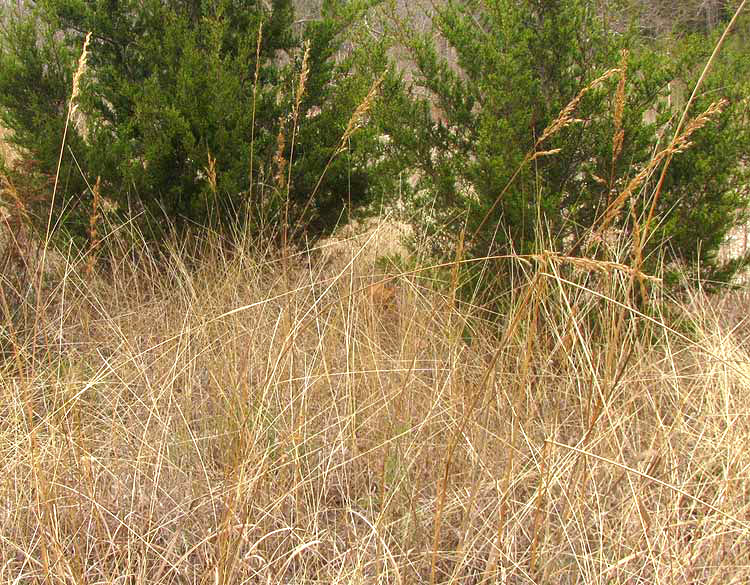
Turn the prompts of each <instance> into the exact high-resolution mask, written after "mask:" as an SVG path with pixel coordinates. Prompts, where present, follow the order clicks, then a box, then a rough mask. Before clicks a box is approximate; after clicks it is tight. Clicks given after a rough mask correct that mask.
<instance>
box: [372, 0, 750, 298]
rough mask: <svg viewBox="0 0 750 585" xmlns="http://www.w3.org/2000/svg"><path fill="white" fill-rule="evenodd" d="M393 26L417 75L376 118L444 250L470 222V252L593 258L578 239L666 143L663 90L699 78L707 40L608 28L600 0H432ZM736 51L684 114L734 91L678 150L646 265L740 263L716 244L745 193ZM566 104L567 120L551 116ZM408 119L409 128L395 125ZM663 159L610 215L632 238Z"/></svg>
mask: <svg viewBox="0 0 750 585" xmlns="http://www.w3.org/2000/svg"><path fill="white" fill-rule="evenodd" d="M395 21H396V22H395V30H396V33H397V34H398V35H399V38H400V40H401V42H402V44H403V47H404V49H405V50H406V52H407V53H408V55H409V58H410V60H411V62H412V63H413V71H412V72H411V74H410V80H409V82H408V83H404V87H403V91H402V95H403V96H405V97H404V99H402V102H401V106H400V107H401V111H400V112H399V113H397V114H393V115H392V116H391V117H390V118H389V117H387V116H386V117H384V125H385V127H386V128H387V132H388V133H389V134H390V135H391V137H392V139H393V142H392V144H393V147H394V151H395V152H396V153H397V155H398V156H399V157H401V160H403V163H404V165H406V166H410V167H412V168H415V169H417V170H418V173H417V176H418V178H419V182H418V184H417V187H416V189H415V191H416V193H417V195H416V199H415V201H416V204H417V206H419V207H420V208H422V209H423V210H428V211H423V214H422V216H421V217H422V224H423V227H424V228H425V229H428V230H438V229H441V230H446V228H447V230H446V232H447V235H448V237H447V238H443V242H444V243H445V244H446V250H445V252H446V255H447V256H448V257H452V255H453V252H452V249H453V248H454V245H455V242H456V241H457V239H458V234H459V233H460V231H461V230H462V229H463V228H464V226H466V240H467V241H466V245H467V248H468V252H469V253H471V254H473V255H475V256H485V255H487V254H508V253H511V252H514V253H522V254H523V253H533V252H536V251H538V250H537V248H538V246H539V243H540V242H545V243H546V245H550V246H555V248H554V249H558V250H564V251H566V252H568V253H571V254H584V253H590V251H589V250H585V249H583V248H582V246H583V245H584V243H585V242H586V241H587V237H586V236H587V234H588V233H589V231H590V230H591V228H592V226H593V227H595V226H597V225H599V224H601V222H602V220H603V218H604V217H605V216H606V215H607V214H606V210H607V208H608V207H609V205H610V204H611V203H612V202H613V201H614V200H616V199H617V196H618V195H619V194H621V193H622V192H623V191H624V190H625V189H626V186H627V185H628V183H629V181H630V180H631V179H632V178H633V177H635V176H637V175H638V174H639V173H640V172H641V171H642V170H643V169H644V168H646V167H647V166H648V163H649V161H650V160H651V159H652V157H653V155H654V153H655V152H658V151H659V150H660V149H663V148H665V147H667V146H668V143H669V142H668V141H669V140H671V138H672V134H673V131H674V128H675V126H676V124H677V120H678V119H679V117H680V114H681V110H680V109H679V108H680V105H681V104H680V103H677V102H676V100H675V99H674V96H670V92H671V91H672V89H673V88H674V87H675V86H676V85H677V84H676V81H679V82H680V83H681V84H682V85H683V86H684V87H687V88H692V87H693V84H694V82H695V81H696V79H697V78H698V76H699V74H700V72H701V70H702V67H703V65H704V64H705V63H706V60H707V59H708V56H709V55H710V52H711V50H712V48H713V46H714V45H713V42H714V41H715V40H716V39H715V38H708V37H706V36H705V35H703V36H698V35H693V36H692V37H689V38H686V39H683V40H680V41H679V42H678V41H676V40H675V41H673V42H669V43H667V42H665V41H662V42H661V44H660V45H659V46H657V45H656V44H654V43H652V42H650V41H648V40H647V39H644V38H642V37H639V36H638V34H637V33H636V32H635V31H636V30H637V27H635V26H634V27H632V28H628V27H626V26H620V29H621V30H615V29H614V27H613V26H612V25H611V23H609V24H606V23H605V22H604V21H603V19H602V17H601V14H600V12H599V10H598V8H597V7H596V6H595V3H591V2H584V1H580V0H556V1H554V2H536V1H531V0H522V1H516V0H467V1H464V2H451V1H448V2H445V3H438V4H437V5H436V7H435V13H434V16H433V19H432V24H433V30H430V31H428V32H426V33H424V34H419V33H414V32H412V31H410V30H409V29H408V27H406V26H403V23H401V22H398V19H395ZM436 39H437V40H436ZM624 49H628V50H629V57H628V58H627V59H626V60H625V61H623V60H622V57H621V52H622V51H623V50H624ZM738 51H740V49H735V52H734V55H733V56H732V55H729V54H728V55H727V56H726V57H725V58H724V60H723V62H722V64H720V66H719V65H717V67H716V69H715V70H714V72H713V73H712V75H711V76H710V78H709V79H708V80H707V82H706V83H705V84H704V86H703V90H702V92H701V96H700V97H699V99H698V100H697V101H696V102H695V103H694V105H693V107H692V109H691V115H690V118H693V117H695V116H697V115H699V114H700V113H701V112H703V111H704V110H705V109H706V108H707V107H708V105H709V104H710V103H711V102H714V101H717V100H719V99H720V98H721V97H727V98H729V100H730V101H729V105H728V106H727V107H725V108H724V110H723V111H722V112H721V113H720V114H715V115H714V116H713V117H712V118H711V120H709V121H708V123H707V124H705V125H704V126H703V127H702V128H701V129H699V130H696V131H695V133H694V134H692V135H691V137H690V139H691V141H692V142H693V143H694V144H693V146H692V147H690V148H688V149H687V150H686V151H685V152H682V153H680V154H676V155H675V156H674V159H673V161H672V163H671V166H670V167H669V170H668V172H667V175H666V177H665V181H664V184H663V186H662V189H661V192H660V194H659V196H658V198H656V204H655V206H654V213H653V220H652V222H651V225H650V226H649V238H648V241H647V242H643V243H642V244H643V245H644V246H645V249H644V250H642V252H643V257H644V258H645V260H646V264H647V267H649V268H650V269H655V264H654V262H655V261H656V260H657V259H658V258H664V257H665V256H664V255H662V254H660V253H661V252H664V254H665V255H666V259H667V260H668V264H669V261H670V260H681V261H686V262H687V263H689V264H696V263H700V266H701V269H702V270H703V274H702V276H704V277H708V278H719V277H720V278H726V277H727V276H728V275H729V274H730V273H731V271H732V269H733V268H734V267H735V265H734V264H732V265H729V264H722V263H721V262H719V260H718V256H717V251H718V248H719V246H720V244H721V243H722V242H723V241H724V238H725V236H726V234H727V232H728V230H730V229H731V227H732V226H734V225H735V224H736V223H737V222H738V221H740V220H741V219H742V218H741V215H742V214H741V211H742V210H743V209H744V206H745V203H746V197H745V196H743V195H742V193H741V192H740V191H739V190H738V188H737V187H738V185H740V184H741V177H740V176H739V173H738V170H737V169H738V162H739V160H740V157H741V154H742V153H743V152H747V146H748V144H749V143H750V142H749V141H748V128H747V124H746V119H744V120H743V116H744V115H745V114H744V113H743V111H742V107H741V105H740V104H741V103H742V102H741V100H740V98H741V96H742V95H743V91H744V89H745V88H743V87H742V86H741V85H740V81H741V80H743V79H747V76H746V72H745V75H744V76H742V75H740V71H739V70H740V69H741V70H742V71H746V69H747V65H746V63H747V55H746V49H745V57H744V58H740V57H739V56H738V54H737V53H738ZM621 65H625V66H626V67H627V70H626V73H625V74H624V78H623V76H622V75H621V74H619V73H617V72H613V73H612V74H611V75H610V76H609V78H608V79H606V80H603V81H600V82H598V83H596V84H595V85H596V86H595V87H591V84H592V82H593V81H594V80H596V79H597V78H599V77H600V76H601V75H602V74H603V73H605V72H606V71H608V70H610V69H612V68H617V67H620V66H621ZM623 79H624V85H623V87H622V93H621V94H620V95H621V98H619V99H618V92H617V86H618V84H619V83H621V81H622V80H623ZM587 87H588V88H589V89H588V90H586V91H585V92H584V93H583V95H582V96H581V97H580V100H575V99H574V98H576V96H577V95H578V94H579V92H581V90H583V89H584V88H587ZM688 95H689V93H688ZM745 95H746V94H745ZM407 96H411V97H412V98H413V99H411V100H410V99H406V97H407ZM414 96H423V97H422V98H414ZM684 101H685V100H683V103H684ZM618 102H619V103H618ZM670 103H671V104H672V105H671V106H670ZM569 104H572V105H574V106H575V107H574V108H573V109H572V110H571V111H569V112H568V114H569V115H568V116H567V117H568V119H567V121H566V120H563V119H561V118H560V114H561V112H564V111H565V108H566V107H567V106H568V105H569ZM745 108H746V106H745ZM618 110H619V114H616V112H617V111H618ZM404 118H407V119H410V120H413V121H414V122H413V123H412V124H410V125H409V126H408V128H407V127H404V126H403V125H400V124H399V123H398V120H399V119H404ZM563 118H564V116H563ZM556 122H558V123H556ZM560 122H562V123H560ZM620 133H621V136H622V142H621V144H620V145H619V146H618V147H617V148H615V147H613V142H614V141H615V136H616V135H618V134H620ZM660 169H661V167H657V168H656V169H655V175H649V176H648V177H646V178H645V180H644V181H642V182H641V184H640V185H639V187H638V189H636V190H635V192H634V193H632V195H631V196H630V197H629V198H628V200H627V201H624V202H623V205H622V208H621V210H620V212H619V213H618V214H616V215H615V216H614V217H612V218H611V225H610V228H612V229H614V230H616V231H615V233H617V234H619V235H621V236H623V235H624V236H625V237H626V238H628V239H632V237H633V235H634V231H637V228H638V227H642V226H643V225H644V224H645V223H646V222H647V217H648V216H649V213H650V211H651V206H652V203H653V201H654V197H653V195H654V188H655V184H656V180H657V179H658V177H659V172H660ZM636 235H637V234H636ZM550 240H552V242H550ZM438 241H439V240H438ZM656 252H658V253H656ZM502 280H503V279H501V281H502ZM505 282H506V284H507V280H506V281H505Z"/></svg>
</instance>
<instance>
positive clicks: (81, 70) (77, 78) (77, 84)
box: [70, 33, 91, 111]
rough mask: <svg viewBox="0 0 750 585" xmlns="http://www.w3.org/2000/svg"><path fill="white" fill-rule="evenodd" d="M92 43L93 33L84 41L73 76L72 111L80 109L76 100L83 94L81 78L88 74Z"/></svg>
mask: <svg viewBox="0 0 750 585" xmlns="http://www.w3.org/2000/svg"><path fill="white" fill-rule="evenodd" d="M90 42H91V33H88V34H87V35H86V40H84V41H83V50H82V51H81V56H80V58H79V59H78V67H77V68H76V72H75V73H74V74H73V91H72V92H71V94H70V108H71V111H75V109H76V108H77V107H78V104H77V103H76V100H77V99H78V96H79V95H80V93H81V78H82V77H83V75H84V74H85V73H86V62H87V60H88V56H89V43H90Z"/></svg>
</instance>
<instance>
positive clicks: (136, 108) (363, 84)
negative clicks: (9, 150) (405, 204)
mask: <svg viewBox="0 0 750 585" xmlns="http://www.w3.org/2000/svg"><path fill="white" fill-rule="evenodd" d="M364 9H366V5H365V3H362V2H339V1H335V0H328V1H326V2H324V3H323V9H322V16H321V17H320V18H318V19H315V20H312V21H310V22H308V23H307V24H304V25H300V24H295V23H294V12H293V8H292V4H291V1H290V0H273V1H272V2H260V1H256V0H213V1H201V0H138V1H135V0H120V1H118V2H112V1H109V0H54V1H52V0H40V1H38V2H32V1H26V2H23V3H21V6H20V7H19V8H14V9H8V10H6V14H5V15H4V18H5V20H6V26H5V28H4V29H3V31H2V41H1V43H0V47H1V53H0V115H1V116H2V123H3V124H4V125H5V126H6V127H9V128H11V129H12V130H13V140H14V141H15V143H16V146H17V147H18V148H19V150H20V151H21V152H23V153H24V154H25V158H26V162H27V164H26V165H25V167H24V169H23V178H25V179H26V180H27V182H28V180H29V176H30V175H29V171H30V170H31V171H33V173H32V174H31V176H33V177H34V179H35V184H34V185H33V188H34V189H35V190H36V192H38V193H40V197H39V199H40V201H41V203H43V204H44V205H48V203H49V192H50V188H49V187H50V183H51V178H52V177H54V176H55V174H56V167H57V163H58V157H59V153H60V146H61V141H62V137H63V128H64V125H65V119H66V112H67V108H68V100H69V97H70V92H71V83H72V76H73V73H74V70H75V68H76V65H77V61H78V58H79V56H80V52H81V47H82V44H83V39H84V37H85V35H86V33H87V32H89V31H91V32H92V41H91V45H90V50H89V56H88V70H87V72H86V74H85V76H84V78H83V80H82V92H81V96H80V106H79V107H80V109H81V111H82V112H83V114H84V119H85V121H86V126H87V128H86V131H85V132H84V131H82V129H81V128H80V125H78V126H75V125H70V127H69V129H68V135H67V141H66V148H65V151H64V152H63V157H62V161H63V162H62V169H61V173H60V177H61V181H60V185H61V188H60V193H59V196H58V198H57V201H56V208H55V219H56V220H63V221H62V225H65V226H67V227H68V228H69V229H70V230H72V231H73V232H74V233H82V231H83V229H84V224H83V220H84V218H85V216H86V213H87V212H88V209H89V203H88V202H89V201H90V191H89V190H88V189H87V186H86V182H87V181H88V183H89V184H93V181H95V180H96V178H97V177H98V176H101V178H102V185H103V187H102V194H103V195H105V196H106V197H108V198H110V199H113V200H115V201H117V202H118V203H119V205H120V208H121V209H123V210H127V211H129V212H131V213H132V212H134V211H136V212H137V211H139V210H144V209H145V210H147V211H148V212H149V213H146V214H143V215H144V216H146V217H152V218H153V217H156V218H164V217H166V218H168V219H169V220H170V223H176V224H178V225H183V226H184V225H189V224H199V225H206V224H213V223H215V222H216V223H218V224H220V225H225V226H226V225H232V226H233V227H235V226H236V224H237V222H245V221H246V220H247V221H248V222H249V224H248V225H250V227H254V228H257V226H259V225H261V224H264V225H270V226H278V223H279V221H281V218H286V219H288V221H289V222H290V223H291V224H293V225H295V226H299V225H300V224H301V223H302V224H304V228H305V229H303V230H300V229H296V230H295V231H294V233H296V234H302V233H304V232H305V231H306V230H307V229H308V228H309V231H310V232H311V233H318V232H320V231H324V230H326V229H329V228H330V227H331V225H333V224H334V223H335V222H336V221H337V220H338V219H339V218H340V217H341V216H342V209H343V206H344V205H349V204H351V205H352V206H354V207H356V206H360V205H362V204H364V203H366V202H367V201H368V200H369V199H370V197H371V196H372V193H373V181H372V180H371V177H373V176H380V174H378V173H377V172H375V171H376V168H375V167H376V166H377V165H376V164H375V163H373V162H372V159H371V157H368V156H365V153H366V152H368V151H370V150H372V148H374V147H373V146H372V144H373V142H374V135H373V133H372V132H369V133H368V132H361V133H358V134H355V135H354V136H353V137H352V138H351V139H350V140H349V141H348V143H347V145H346V149H344V151H343V152H342V153H341V154H340V155H339V156H335V157H334V156H333V155H334V153H335V152H336V151H337V149H338V147H339V144H340V140H341V136H342V134H343V132H344V130H345V128H346V125H347V122H348V120H349V117H350V116H351V114H352V112H353V111H354V110H355V108H356V107H357V105H358V104H359V103H360V102H361V101H362V100H363V99H364V97H365V96H366V95H367V92H368V90H369V88H370V86H371V83H372V81H373V79H374V78H375V77H377V75H378V74H379V73H380V71H377V67H370V68H368V69H367V70H366V71H365V72H364V73H361V74H360V73H356V72H355V71H354V70H353V65H354V63H355V62H356V61H357V50H359V51H368V52H369V53H370V54H373V53H375V54H377V51H378V50H381V49H379V48H378V47H377V46H372V45H371V46H368V47H367V48H364V47H361V48H359V49H349V50H348V51H345V50H344V49H345V48H346V45H345V43H346V41H347V38H348V37H347V35H348V33H349V30H350V28H351V26H352V23H354V22H356V21H357V18H358V16H359V15H360V14H361V13H362V11H363V10H364ZM261 23H262V33H261V35H260V39H261V43H260V49H259V51H258V38H259V28H260V27H261ZM306 46H309V48H310V50H309V58H308V68H309V74H308V78H307V83H306V87H305V92H304V95H303V96H302V99H301V101H300V103H299V110H298V111H297V117H296V120H297V123H296V124H295V116H294V115H293V112H294V109H295V103H296V102H297V96H296V92H297V91H298V88H299V77H300V70H301V66H302V60H303V55H304V48H305V47H306ZM256 57H259V63H257V62H256V61H257V58H256ZM376 63H379V64H380V67H381V68H382V66H383V65H384V64H385V59H380V60H378V61H376ZM256 66H257V74H258V78H257V84H256ZM253 112H254V123H253ZM83 134H86V136H84V135H83ZM279 137H281V140H280V139H279ZM279 145H282V146H281V150H279ZM290 156H291V157H292V160H291V161H290V160H289V159H290ZM209 157H210V158H212V159H214V160H215V166H214V169H215V179H216V180H215V184H212V180H211V178H212V177H211V163H210V161H209ZM332 157H333V160H332V162H331V164H330V166H329V167H328V169H327V171H326V173H325V176H324V177H323V180H322V181H321V182H320V185H319V186H318V187H317V189H316V185H317V183H318V180H319V179H320V177H321V174H322V173H323V169H324V168H325V167H326V164H327V162H328V161H329V160H331V158H332ZM290 162H291V164H290ZM282 167H283V169H282ZM290 168H291V175H288V174H287V173H288V169H290ZM280 169H282V171H281V172H280ZM251 171H252V176H251ZM20 179H21V177H19V180H20ZM289 179H291V180H289ZM31 187H32V186H31V185H30V186H29V188H31ZM45 194H46V195H45ZM287 196H288V204H287ZM311 196H312V200H311V201H310V204H309V205H306V204H307V203H308V200H309V199H311ZM303 209H304V210H306V212H305V216H304V217H301V216H300V214H301V213H302V210H303ZM40 215H44V214H40ZM156 223H157V226H158V223H159V222H156ZM156 233H157V234H158V229H157V232H156Z"/></svg>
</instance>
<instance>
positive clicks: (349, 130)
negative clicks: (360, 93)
mask: <svg viewBox="0 0 750 585" xmlns="http://www.w3.org/2000/svg"><path fill="white" fill-rule="evenodd" d="M384 79H385V72H384V73H383V74H382V75H381V76H380V77H378V78H377V79H376V80H375V82H374V83H373V84H372V86H371V87H370V91H369V92H367V96H365V99H364V100H362V103H361V104H359V105H358V106H357V109H356V110H354V113H353V114H352V117H351V118H349V123H348V124H347V125H346V130H345V131H344V134H343V136H342V137H341V144H340V146H339V150H341V149H342V148H343V147H344V145H345V144H346V142H347V141H348V140H349V138H351V136H352V134H354V132H356V131H357V129H358V128H360V127H361V126H362V124H363V122H364V119H365V116H367V113H368V112H369V111H370V109H371V108H372V106H373V104H374V103H375V98H376V97H377V95H378V92H379V91H380V86H381V85H382V84H383V80H384Z"/></svg>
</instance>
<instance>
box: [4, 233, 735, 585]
mask: <svg viewBox="0 0 750 585" xmlns="http://www.w3.org/2000/svg"><path fill="white" fill-rule="evenodd" d="M113 241H115V240H111V241H110V245H109V247H108V249H109V250H110V252H109V253H110V254H111V258H110V259H109V262H108V264H109V269H108V270H107V271H106V273H103V272H101V271H100V272H99V273H95V274H94V276H87V275H86V274H85V272H86V266H87V263H86V259H79V260H76V259H71V260H70V262H69V263H68V265H67V266H65V269H64V271H63V272H62V273H60V274H59V275H58V277H57V280H56V281H55V282H54V286H50V287H48V288H46V289H45V290H44V291H43V294H42V295H41V297H42V299H43V307H44V308H43V309H39V310H40V311H43V315H42V317H41V318H40V323H41V325H40V326H39V327H38V328H39V333H38V337H39V339H37V340H36V341H35V340H33V339H30V338H29V336H28V335H27V334H26V331H25V330H24V324H23V322H20V321H19V320H18V319H15V321H10V320H8V319H7V317H8V316H7V315H6V316H5V317H6V321H5V322H8V323H10V322H15V323H16V324H17V325H16V326H15V327H14V328H6V329H4V330H3V339H2V343H3V348H4V351H5V353H4V355H5V359H4V361H3V362H2V365H1V366H0V367H2V370H1V372H0V392H2V400H1V401H0V404H2V407H1V411H0V461H2V473H0V559H2V564H0V582H2V583H11V582H12V583H43V582H46V583H113V584H114V583H125V582H128V583H342V584H355V583H368V584H369V583H373V584H374V583H424V582H428V581H430V580H433V581H434V582H437V583H555V584H557V583H587V584H589V583H590V584H604V583H607V584H609V583H623V584H625V583H664V584H671V583H691V584H692V583H746V582H748V580H750V558H749V557H750V515H749V514H748V505H749V503H750V499H749V498H748V486H749V485H750V482H749V481H748V469H749V467H750V448H749V447H750V425H749V424H748V414H749V412H748V406H747V405H748V404H749V403H750V368H749V367H748V351H750V347H749V346H748V342H747V333H748V327H747V324H746V323H745V321H744V315H743V312H742V309H741V308H740V307H741V306H742V305H743V303H744V304H746V299H744V298H732V297H725V298H724V299H723V301H722V302H721V303H717V302H716V300H714V299H708V298H704V297H701V296H699V295H695V296H694V297H693V298H691V299H688V300H686V301H683V302H680V303H677V302H664V303H663V304H661V305H658V304H655V305H654V306H663V307H667V308H668V309H669V316H668V317H667V316H665V315H661V314H659V313H653V314H651V315H649V316H645V315H640V314H638V313H637V312H635V311H634V310H633V309H631V308H630V305H629V301H628V299H627V298H626V297H625V296H623V295H624V293H625V291H627V290H628V287H629V280H630V278H631V276H630V274H628V273H627V272H626V271H623V270H621V269H620V268H619V267H618V265H616V264H614V263H611V264H602V265H601V266H596V265H595V263H593V261H591V262H592V263H591V265H571V264H570V263H569V262H566V261H565V258H564V257H558V256H554V255H551V254H547V255H540V256H537V257H534V258H527V259H521V258H515V259H509V260H507V262H511V263H515V264H516V265H517V266H518V271H517V273H518V274H520V275H521V276H519V283H518V284H519V286H518V287H517V288H516V290H515V292H514V293H513V298H511V299H509V300H507V301H506V302H505V304H504V306H505V311H506V313H505V314H504V315H501V316H499V317H498V318H497V319H495V320H493V321H486V320H484V319H483V318H482V317H483V313H482V312H481V311H480V310H479V308H478V307H472V306H471V304H467V303H465V302H464V303H462V302H461V301H460V296H457V295H455V293H454V288H455V286H456V283H455V279H456V272H455V271H452V272H451V274H447V276H446V282H445V283H444V284H443V285H441V284H439V283H438V286H437V287H436V286H435V282H434V279H433V280H430V281H429V282H428V281H427V280H426V279H425V278H424V276H423V275H424V274H426V273H423V272H421V271H420V270H417V271H415V272H413V273H410V274H407V275H401V276H398V275H396V277H395V278H392V277H393V276H394V275H389V278H390V280H388V281H387V282H386V283H381V281H382V280H383V278H382V277H381V276H382V275H377V274H373V271H374V268H367V266H370V265H369V264H362V263H360V262H358V259H357V258H354V260H353V261H352V262H348V261H347V262H344V263H338V264H336V265H335V268H334V264H332V263H330V262H328V263H327V264H325V266H324V265H323V264H319V263H317V262H316V260H315V257H314V256H313V258H312V259H311V260H310V261H309V262H308V260H307V259H306V258H305V257H304V255H301V256H299V257H297V258H296V259H295V258H291V259H289V260H288V262H289V265H290V266H292V267H293V268H292V269H291V270H290V273H288V274H287V275H282V274H280V272H279V267H280V266H281V262H280V261H279V262H276V261H275V258H274V257H273V256H272V255H271V254H270V253H268V252H267V251H264V250H263V249H259V248H258V247H252V246H250V245H245V246H244V247H238V248H237V249H235V250H233V251H232V253H231V254H229V253H228V252H227V250H226V246H220V245H218V244H217V245H214V244H213V243H212V241H211V239H210V238H206V239H204V240H201V241H199V242H198V243H195V244H188V243H183V244H181V245H180V246H175V247H174V248H173V251H172V253H171V255H170V256H169V257H168V258H166V259H164V258H160V259H159V261H158V262H157V259H156V257H155V254H154V253H151V252H149V251H148V248H147V247H146V246H145V245H142V246H140V247H137V248H136V247H129V248H123V249H120V250H119V251H117V246H115V245H114V244H113V243H112V242H113ZM196 241H198V240H196ZM131 245H132V244H131ZM364 245H366V244H364ZM356 252H357V251H356V250H355V251H354V252H353V255H356ZM351 258H352V257H350V259H351ZM457 259H458V255H457ZM279 260H280V259H279ZM342 264H343V268H342ZM435 273H436V272H435V271H431V272H430V274H431V275H432V276H433V277H434V274H435ZM438 273H439V272H438ZM97 274H98V275H97ZM287 277H288V278H287ZM287 280H288V281H289V282H287ZM653 290H654V291H656V292H654V294H657V292H658V287H654V288H653ZM29 323H33V317H30V321H29ZM29 327H31V325H29ZM615 343H616V345H615Z"/></svg>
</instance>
